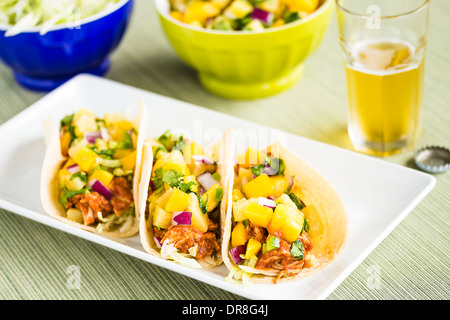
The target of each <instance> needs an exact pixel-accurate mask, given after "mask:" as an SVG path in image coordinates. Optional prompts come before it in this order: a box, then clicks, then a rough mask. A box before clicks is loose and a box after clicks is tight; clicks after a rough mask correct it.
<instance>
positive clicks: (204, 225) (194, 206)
mask: <svg viewBox="0 0 450 320" xmlns="http://www.w3.org/2000/svg"><path fill="white" fill-rule="evenodd" d="M187 211H189V212H192V226H194V227H196V228H197V229H198V230H199V231H200V232H206V231H208V225H209V217H208V213H205V214H203V212H202V211H201V210H200V204H199V202H198V198H197V196H196V195H195V193H190V194H189V205H188V208H187Z"/></svg>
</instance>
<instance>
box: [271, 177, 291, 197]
mask: <svg viewBox="0 0 450 320" xmlns="http://www.w3.org/2000/svg"><path fill="white" fill-rule="evenodd" d="M270 181H271V182H272V185H273V188H274V194H273V196H275V197H279V196H281V195H282V194H284V192H285V191H286V189H287V188H288V187H289V179H288V178H286V176H284V175H276V176H272V177H270Z"/></svg>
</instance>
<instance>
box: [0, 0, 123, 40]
mask: <svg viewBox="0 0 450 320" xmlns="http://www.w3.org/2000/svg"><path fill="white" fill-rule="evenodd" d="M118 1H119V0H0V24H3V25H7V26H11V27H10V28H9V29H8V30H7V31H6V33H5V36H14V35H17V34H19V33H21V32H24V31H27V30H29V29H30V28H33V27H40V30H39V32H40V34H45V33H47V32H48V31H50V30H51V29H52V28H53V27H54V26H55V25H57V24H61V23H67V24H68V25H69V26H72V27H76V26H77V25H78V23H79V21H80V20H81V19H84V18H86V17H89V16H92V15H94V14H96V13H98V12H101V11H103V10H105V9H107V8H109V7H110V6H112V5H114V4H115V3H117V2H118Z"/></svg>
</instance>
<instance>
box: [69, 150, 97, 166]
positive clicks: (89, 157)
mask: <svg viewBox="0 0 450 320" xmlns="http://www.w3.org/2000/svg"><path fill="white" fill-rule="evenodd" d="M73 160H74V161H75V162H76V163H77V164H78V165H79V166H80V167H81V169H83V170H84V171H86V172H89V171H90V170H91V169H92V167H93V166H94V165H95V164H96V162H97V154H96V153H95V152H94V151H92V150H91V149H89V148H87V147H82V148H80V150H78V152H77V154H76V155H75V156H74V158H73Z"/></svg>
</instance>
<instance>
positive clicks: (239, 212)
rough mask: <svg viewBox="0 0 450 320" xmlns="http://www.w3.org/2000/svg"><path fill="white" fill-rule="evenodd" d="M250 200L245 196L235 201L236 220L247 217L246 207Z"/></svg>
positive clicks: (234, 212)
mask: <svg viewBox="0 0 450 320" xmlns="http://www.w3.org/2000/svg"><path fill="white" fill-rule="evenodd" d="M248 202H249V201H248V200H247V199H245V198H243V199H240V200H238V201H236V202H233V216H234V221H236V222H237V221H244V220H245V219H247V217H246V216H245V215H244V208H245V206H246V205H247V203H248Z"/></svg>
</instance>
